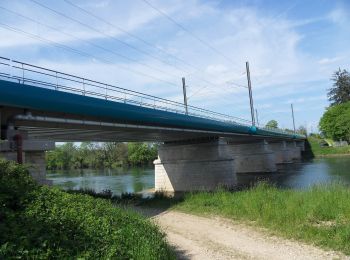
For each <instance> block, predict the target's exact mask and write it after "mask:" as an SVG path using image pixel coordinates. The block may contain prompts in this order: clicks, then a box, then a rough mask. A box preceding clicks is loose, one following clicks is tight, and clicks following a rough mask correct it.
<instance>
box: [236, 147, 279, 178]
mask: <svg viewBox="0 0 350 260" xmlns="http://www.w3.org/2000/svg"><path fill="white" fill-rule="evenodd" d="M230 149H231V151H232V154H233V156H234V159H235V171H236V173H249V172H251V173H253V172H275V171H277V167H276V158H275V153H274V152H273V151H272V150H271V149H270V148H269V145H268V143H267V142H266V141H261V142H257V143H243V144H233V143H231V144H230Z"/></svg>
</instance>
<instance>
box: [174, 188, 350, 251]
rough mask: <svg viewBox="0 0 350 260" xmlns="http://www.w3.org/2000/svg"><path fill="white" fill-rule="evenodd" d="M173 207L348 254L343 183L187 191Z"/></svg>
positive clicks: (349, 207)
mask: <svg viewBox="0 0 350 260" xmlns="http://www.w3.org/2000/svg"><path fill="white" fill-rule="evenodd" d="M174 208H175V209H177V210H180V211H184V212H187V213H192V214H199V215H219V216H222V217H226V218H229V219H234V220H239V221H243V222H247V223H249V224H252V225H258V226H261V227H265V228H267V229H268V230H270V231H272V233H274V234H277V235H282V236H285V237H287V238H293V239H298V240H302V241H305V242H309V243H312V244H315V245H317V246H321V247H324V248H329V249H333V250H337V251H342V252H344V253H346V254H348V255H349V254H350V189H349V188H348V187H345V186H342V185H338V184H332V185H328V186H315V187H313V188H310V189H308V190H280V189H277V188H275V187H271V186H269V185H267V184H264V183H263V184H259V185H258V186H257V187H254V188H251V189H249V190H245V191H239V192H228V191H217V192H213V193H206V192H203V193H196V194H188V195H187V196H185V198H184V200H183V202H180V203H179V204H177V205H175V206H174Z"/></svg>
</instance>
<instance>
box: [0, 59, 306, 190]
mask: <svg viewBox="0 0 350 260" xmlns="http://www.w3.org/2000/svg"><path fill="white" fill-rule="evenodd" d="M0 66H1V69H0V122H1V132H0V136H1V142H0V155H2V156H3V157H5V158H7V159H10V160H17V161H19V162H25V163H27V164H30V165H32V174H33V176H34V177H35V178H36V179H37V180H38V181H39V182H45V151H47V150H50V149H54V146H55V142H57V141H85V140H86V141H103V142H108V141H113V142H116V141H118V142H126V141H151V142H158V143H161V145H160V148H159V151H158V159H157V160H155V162H154V164H155V188H156V190H163V191H170V192H174V191H190V190H202V189H205V190H211V189H214V188H216V187H217V186H219V185H225V186H232V185H235V183H236V173H247V172H274V171H276V170H277V167H276V165H278V164H281V163H291V162H293V160H298V159H300V157H301V151H302V150H303V149H304V140H305V136H302V135H298V134H295V133H290V132H285V131H281V130H279V129H269V128H266V127H257V126H252V125H251V123H250V122H249V121H247V120H243V119H240V118H237V117H232V116H228V115H225V114H222V113H218V112H214V111H210V110H207V109H203V108H199V107H195V106H187V107H185V106H184V104H182V103H179V102H175V101H171V100H167V99H164V98H160V97H156V96H152V95H147V94H144V93H140V92H136V91H132V90H128V89H126V88H121V87H117V86H113V85H110V84H106V83H102V82H98V81H94V80H90V79H86V78H82V77H77V76H74V75H70V74H68V73H63V72H59V71H55V70H51V69H47V68H43V67H40V66H36V65H32V64H28V63H24V62H20V61H16V60H11V59H8V58H4V57H0Z"/></svg>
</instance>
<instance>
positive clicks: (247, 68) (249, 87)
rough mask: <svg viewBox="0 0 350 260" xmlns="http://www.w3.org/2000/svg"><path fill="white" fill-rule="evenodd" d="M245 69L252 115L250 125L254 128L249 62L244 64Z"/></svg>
mask: <svg viewBox="0 0 350 260" xmlns="http://www.w3.org/2000/svg"><path fill="white" fill-rule="evenodd" d="M245 67H246V70H247V80H248V90H249V101H250V113H251V115H252V125H253V126H255V117H254V104H253V93H252V84H251V82H250V72H249V62H248V61H247V62H246V63H245Z"/></svg>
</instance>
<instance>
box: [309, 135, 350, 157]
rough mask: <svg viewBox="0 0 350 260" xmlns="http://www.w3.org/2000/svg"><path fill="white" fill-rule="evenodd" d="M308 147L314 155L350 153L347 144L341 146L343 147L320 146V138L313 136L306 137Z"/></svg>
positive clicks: (349, 147)
mask: <svg viewBox="0 0 350 260" xmlns="http://www.w3.org/2000/svg"><path fill="white" fill-rule="evenodd" d="M308 141H309V144H310V148H311V151H312V153H313V154H314V156H316V157H317V156H330V155H343V154H348V155H350V145H349V146H343V147H331V146H328V147H327V146H326V147H322V146H321V145H320V143H321V142H322V140H321V139H317V138H314V137H309V138H308Z"/></svg>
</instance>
